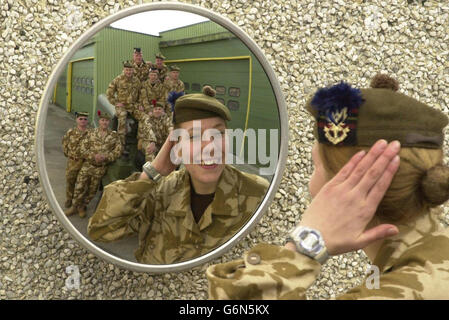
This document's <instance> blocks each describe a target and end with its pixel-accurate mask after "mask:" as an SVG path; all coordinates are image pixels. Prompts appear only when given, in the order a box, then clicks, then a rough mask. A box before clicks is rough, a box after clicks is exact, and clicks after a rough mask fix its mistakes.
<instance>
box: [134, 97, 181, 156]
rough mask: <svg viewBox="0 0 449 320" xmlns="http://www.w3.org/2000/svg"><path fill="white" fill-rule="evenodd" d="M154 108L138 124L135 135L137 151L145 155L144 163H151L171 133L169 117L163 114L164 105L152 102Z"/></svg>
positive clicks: (159, 102)
mask: <svg viewBox="0 0 449 320" xmlns="http://www.w3.org/2000/svg"><path fill="white" fill-rule="evenodd" d="M153 102H154V106H153V108H152V110H151V111H149V112H148V113H147V114H146V115H145V116H144V117H143V119H142V121H141V122H139V131H138V134H137V138H138V144H137V146H138V147H137V148H138V150H141V151H142V152H143V154H144V155H145V161H147V162H148V161H149V162H152V161H153V160H154V158H155V157H156V154H157V153H158V152H159V150H160V149H161V148H162V145H163V144H164V142H165V140H167V137H168V134H169V133H170V132H171V131H172V129H173V127H172V122H171V119H170V117H169V116H168V115H167V114H166V113H165V112H164V110H165V103H163V102H161V101H157V102H156V100H153Z"/></svg>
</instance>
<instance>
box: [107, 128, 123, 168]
mask: <svg viewBox="0 0 449 320" xmlns="http://www.w3.org/2000/svg"><path fill="white" fill-rule="evenodd" d="M112 134H113V135H114V140H115V147H114V149H113V150H112V151H111V152H110V153H109V154H108V155H107V156H106V162H107V163H110V162H114V161H115V160H117V159H118V158H119V157H120V156H121V155H122V152H123V146H122V143H121V142H120V137H119V135H118V134H117V132H115V131H113V132H112Z"/></svg>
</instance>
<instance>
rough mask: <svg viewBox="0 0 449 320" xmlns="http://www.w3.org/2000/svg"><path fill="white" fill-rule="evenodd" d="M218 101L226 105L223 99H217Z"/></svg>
mask: <svg viewBox="0 0 449 320" xmlns="http://www.w3.org/2000/svg"><path fill="white" fill-rule="evenodd" d="M217 100H218V101H220V102H221V103H222V104H225V101H224V100H223V99H222V98H217Z"/></svg>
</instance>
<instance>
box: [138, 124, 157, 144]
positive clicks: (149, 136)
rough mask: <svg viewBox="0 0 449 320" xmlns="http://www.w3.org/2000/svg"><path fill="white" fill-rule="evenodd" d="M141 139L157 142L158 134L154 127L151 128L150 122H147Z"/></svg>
mask: <svg viewBox="0 0 449 320" xmlns="http://www.w3.org/2000/svg"><path fill="white" fill-rule="evenodd" d="M141 139H142V141H150V142H154V143H156V142H157V139H156V135H155V134H154V131H153V129H151V127H150V126H149V125H148V124H146V126H145V128H144V129H143V132H142V136H141Z"/></svg>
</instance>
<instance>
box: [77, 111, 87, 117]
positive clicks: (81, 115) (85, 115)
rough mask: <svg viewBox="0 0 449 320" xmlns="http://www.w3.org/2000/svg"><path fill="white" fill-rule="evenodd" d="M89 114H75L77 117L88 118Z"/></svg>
mask: <svg viewBox="0 0 449 320" xmlns="http://www.w3.org/2000/svg"><path fill="white" fill-rule="evenodd" d="M88 116H89V112H75V117H77V118H78V117H88Z"/></svg>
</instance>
